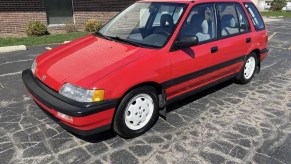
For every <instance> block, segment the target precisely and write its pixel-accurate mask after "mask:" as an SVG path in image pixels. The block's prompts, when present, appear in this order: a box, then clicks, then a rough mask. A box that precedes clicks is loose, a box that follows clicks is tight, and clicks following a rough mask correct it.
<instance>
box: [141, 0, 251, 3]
mask: <svg viewBox="0 0 291 164" xmlns="http://www.w3.org/2000/svg"><path fill="white" fill-rule="evenodd" d="M139 2H171V3H194V2H199V3H200V2H251V0H140V1H139Z"/></svg>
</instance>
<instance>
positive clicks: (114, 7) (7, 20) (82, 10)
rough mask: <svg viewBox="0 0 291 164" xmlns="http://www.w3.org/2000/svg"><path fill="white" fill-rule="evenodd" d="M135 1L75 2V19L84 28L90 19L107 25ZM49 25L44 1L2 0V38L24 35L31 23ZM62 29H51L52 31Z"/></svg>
mask: <svg viewBox="0 0 291 164" xmlns="http://www.w3.org/2000/svg"><path fill="white" fill-rule="evenodd" d="M133 2H135V0H73V10H74V19H75V23H76V24H77V25H78V27H80V28H83V26H84V24H85V22H86V21H87V20H88V19H92V18H94V19H97V20H100V21H102V22H103V23H106V22H107V21H108V20H110V19H111V18H112V17H113V16H115V15H116V14H117V13H119V12H120V11H121V10H123V9H124V8H126V7H127V6H129V5H130V4H132V3H133ZM35 20H37V21H41V22H43V23H44V24H47V16H46V12H45V5H44V2H43V0H0V37H1V36H4V35H11V34H23V33H24V32H25V25H26V24H27V23H28V22H30V21H35ZM60 29H62V28H60V27H59V28H49V30H50V31H54V30H60Z"/></svg>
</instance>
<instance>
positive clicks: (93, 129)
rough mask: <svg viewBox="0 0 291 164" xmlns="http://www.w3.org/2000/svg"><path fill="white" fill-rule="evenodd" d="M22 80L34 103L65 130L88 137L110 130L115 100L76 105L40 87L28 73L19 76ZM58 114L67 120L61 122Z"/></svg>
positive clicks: (77, 103)
mask: <svg viewBox="0 0 291 164" xmlns="http://www.w3.org/2000/svg"><path fill="white" fill-rule="evenodd" d="M22 80H23V82H24V85H25V87H26V88H27V90H28V91H29V93H30V94H31V96H32V98H33V99H34V100H35V102H36V103H37V104H38V105H40V106H41V107H42V108H43V109H44V110H45V111H47V112H48V113H49V114H50V115H52V116H53V118H55V120H56V121H57V122H58V123H59V124H60V125H61V126H62V127H63V128H65V129H66V130H68V131H71V132H73V133H76V134H79V135H91V134H95V133H98V132H102V131H105V130H109V129H110V128H111V123H112V119H113V115H114V111H115V107H116V105H117V103H118V100H117V99H112V100H104V101H102V102H99V103H81V102H76V101H74V100H71V99H68V98H66V97H64V96H62V95H60V94H59V93H57V92H56V91H54V90H52V89H51V88H49V87H48V86H46V85H45V84H43V83H42V82H41V81H40V80H38V79H37V78H36V77H35V76H34V75H33V74H32V72H31V70H30V69H28V70H25V71H23V72H22ZM61 114H65V115H67V116H69V117H70V118H71V119H65V118H63V117H61Z"/></svg>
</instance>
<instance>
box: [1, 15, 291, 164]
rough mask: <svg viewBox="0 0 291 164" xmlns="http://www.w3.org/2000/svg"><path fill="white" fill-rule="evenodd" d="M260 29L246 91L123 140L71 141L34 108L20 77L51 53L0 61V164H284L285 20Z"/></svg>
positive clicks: (233, 87)
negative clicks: (256, 62) (264, 51)
mask: <svg viewBox="0 0 291 164" xmlns="http://www.w3.org/2000/svg"><path fill="white" fill-rule="evenodd" d="M267 29H268V32H269V37H270V42H269V48H270V52H269V56H268V57H267V58H266V60H265V61H264V62H263V63H262V69H261V73H260V74H258V75H256V76H255V78H254V79H253V80H252V82H251V83H249V84H247V85H238V84H235V83H233V81H228V82H225V83H223V84H221V85H219V86H216V87H214V88H211V89H209V90H206V91H203V92H202V93H200V94H196V95H193V96H191V97H189V98H187V99H184V100H182V101H179V102H177V103H175V104H173V105H171V106H170V107H169V113H168V115H167V120H163V119H159V121H158V122H157V124H156V125H155V126H154V128H153V129H152V130H150V131H149V132H147V133H146V134H144V135H143V136H140V137H137V138H135V139H130V140H125V139H122V138H120V137H119V136H116V135H115V134H114V133H113V132H110V131H109V132H105V133H101V134H97V135H94V136H90V137H78V136H75V135H72V134H71V133H69V132H67V131H66V130H64V129H63V128H61V127H60V126H59V125H58V124H56V123H55V122H54V121H52V120H51V119H50V118H49V117H47V115H46V114H45V113H44V112H43V111H42V110H40V109H39V107H38V106H37V105H36V104H35V103H34V102H33V100H32V99H31V98H30V97H29V95H28V93H27V91H26V90H25V88H24V86H23V84H22V80H21V71H22V70H24V69H27V68H29V67H30V66H31V64H32V62H33V60H34V58H35V57H36V56H37V55H39V54H41V53H42V52H44V51H46V47H53V46H52V45H50V46H38V47H29V49H28V50H27V51H19V52H13V53H2V54H0V163H1V164H5V163H43V164H47V163H126V164H130V163H149V164H152V163H199V164H200V163H226V164H232V163H264V164H268V163H270V164H277V163H278V164H282V163H290V162H291V155H290V154H291V113H290V112H291V64H290V63H291V20H290V19H288V20H287V19H285V20H284V19H281V20H268V21H267Z"/></svg>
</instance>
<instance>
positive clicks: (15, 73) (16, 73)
mask: <svg viewBox="0 0 291 164" xmlns="http://www.w3.org/2000/svg"><path fill="white" fill-rule="evenodd" d="M21 73H22V71H20V72H12V73H6V74H2V75H0V77H5V76H13V75H19V74H21Z"/></svg>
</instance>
